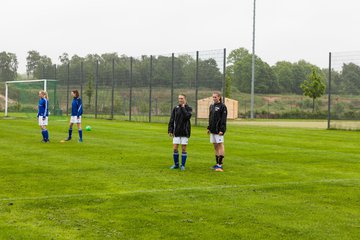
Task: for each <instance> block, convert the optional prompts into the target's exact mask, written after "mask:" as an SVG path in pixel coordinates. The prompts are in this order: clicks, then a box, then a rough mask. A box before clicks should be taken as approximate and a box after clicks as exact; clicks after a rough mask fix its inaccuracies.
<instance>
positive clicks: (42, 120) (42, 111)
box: [37, 90, 50, 143]
mask: <svg viewBox="0 0 360 240" xmlns="http://www.w3.org/2000/svg"><path fill="white" fill-rule="evenodd" d="M39 97H40V100H39V106H38V114H37V118H38V122H39V126H40V128H41V134H42V136H43V140H42V141H41V142H43V143H48V142H50V140H49V132H48V130H47V129H46V126H47V125H48V116H49V101H48V95H47V93H46V92H45V91H44V90H41V91H40V92H39Z"/></svg>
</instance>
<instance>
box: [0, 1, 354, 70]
mask: <svg viewBox="0 0 360 240" xmlns="http://www.w3.org/2000/svg"><path fill="white" fill-rule="evenodd" d="M359 11H360V1H359V0H257V1H256V54H257V55H258V56H259V57H261V58H262V59H263V60H264V61H266V62H268V63H269V64H270V65H273V64H275V63H276V62H277V61H281V60H287V61H291V62H296V61H298V60H300V59H305V60H306V61H309V62H311V63H313V64H316V65H318V66H320V67H327V65H328V52H329V51H331V52H333V51H353V50H360V46H359V45H360V26H359V24H360V13H359ZM252 14H253V0H176V1H175V0H3V1H1V14H0V29H1V37H0V51H6V52H12V53H15V54H16V55H17V57H18V61H19V71H20V72H25V67H26V56H27V52H28V51H29V50H36V51H38V52H40V54H41V55H47V56H48V57H50V58H52V60H53V62H54V63H58V62H59V61H58V57H59V56H60V55H61V54H62V53H64V52H67V53H69V54H70V55H73V54H78V55H80V56H85V55H86V54H88V53H98V54H101V53H109V52H118V53H119V54H126V55H128V56H139V55H143V54H146V55H150V54H154V55H157V54H168V53H172V52H175V53H178V52H192V51H196V50H211V49H222V48H226V49H227V51H228V53H229V52H230V51H231V50H233V49H236V48H239V47H244V48H247V49H248V50H249V51H251V48H252Z"/></svg>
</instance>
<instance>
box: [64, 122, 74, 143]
mask: <svg viewBox="0 0 360 240" xmlns="http://www.w3.org/2000/svg"><path fill="white" fill-rule="evenodd" d="M73 125H74V124H73V123H70V126H69V136H68V138H67V139H65V140H66V141H69V140H71V135H72V127H73Z"/></svg>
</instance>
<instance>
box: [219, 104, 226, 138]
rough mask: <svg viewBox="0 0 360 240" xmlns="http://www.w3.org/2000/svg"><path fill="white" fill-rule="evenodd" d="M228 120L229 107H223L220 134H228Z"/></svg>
mask: <svg viewBox="0 0 360 240" xmlns="http://www.w3.org/2000/svg"><path fill="white" fill-rule="evenodd" d="M226 119H227V107H226V106H225V105H223V109H222V111H221V122H220V132H222V134H225V132H226Z"/></svg>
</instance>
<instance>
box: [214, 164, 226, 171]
mask: <svg viewBox="0 0 360 240" xmlns="http://www.w3.org/2000/svg"><path fill="white" fill-rule="evenodd" d="M214 170H215V171H216V172H223V171H224V170H223V168H222V166H220V165H216V166H215V168H214Z"/></svg>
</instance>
